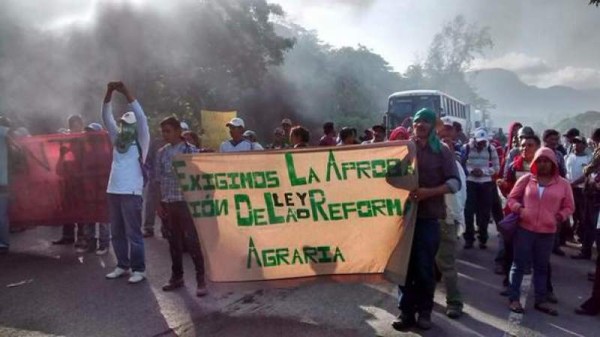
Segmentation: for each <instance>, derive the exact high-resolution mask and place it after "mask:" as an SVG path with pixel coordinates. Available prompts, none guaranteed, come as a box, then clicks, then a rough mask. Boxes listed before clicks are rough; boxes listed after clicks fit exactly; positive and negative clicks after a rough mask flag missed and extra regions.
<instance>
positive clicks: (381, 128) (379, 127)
mask: <svg viewBox="0 0 600 337" xmlns="http://www.w3.org/2000/svg"><path fill="white" fill-rule="evenodd" d="M371 129H372V130H377V129H379V130H381V131H382V132H385V126H383V125H380V124H377V125H373V127H372V128H371Z"/></svg>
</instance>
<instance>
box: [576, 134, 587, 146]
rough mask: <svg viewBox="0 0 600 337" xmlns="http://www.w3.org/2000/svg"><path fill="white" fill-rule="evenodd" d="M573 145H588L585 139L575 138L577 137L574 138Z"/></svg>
mask: <svg viewBox="0 0 600 337" xmlns="http://www.w3.org/2000/svg"><path fill="white" fill-rule="evenodd" d="M573 143H583V144H586V140H585V137H582V136H575V137H573Z"/></svg>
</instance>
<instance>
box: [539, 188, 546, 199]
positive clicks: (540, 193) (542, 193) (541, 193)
mask: <svg viewBox="0 0 600 337" xmlns="http://www.w3.org/2000/svg"><path fill="white" fill-rule="evenodd" d="M544 190H546V186H542V185H540V184H538V195H539V196H540V199H542V196H543V195H544Z"/></svg>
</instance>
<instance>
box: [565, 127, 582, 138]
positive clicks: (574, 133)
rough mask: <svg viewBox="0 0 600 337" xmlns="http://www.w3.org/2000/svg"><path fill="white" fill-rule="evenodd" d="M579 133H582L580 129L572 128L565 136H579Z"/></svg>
mask: <svg viewBox="0 0 600 337" xmlns="http://www.w3.org/2000/svg"><path fill="white" fill-rule="evenodd" d="M579 135H580V133H579V130H577V129H576V128H571V129H569V130H568V131H567V133H565V134H564V135H563V136H565V137H577V136H579Z"/></svg>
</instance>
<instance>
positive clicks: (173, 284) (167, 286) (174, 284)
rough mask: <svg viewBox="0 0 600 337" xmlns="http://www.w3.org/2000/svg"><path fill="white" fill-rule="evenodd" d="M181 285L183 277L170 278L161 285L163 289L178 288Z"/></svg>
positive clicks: (171, 289)
mask: <svg viewBox="0 0 600 337" xmlns="http://www.w3.org/2000/svg"><path fill="white" fill-rule="evenodd" d="M183 285H184V283H183V279H182V278H178V279H170V280H169V282H167V283H166V284H165V285H164V286H163V287H162V290H163V291H173V290H175V289H179V288H181V287H183Z"/></svg>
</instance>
